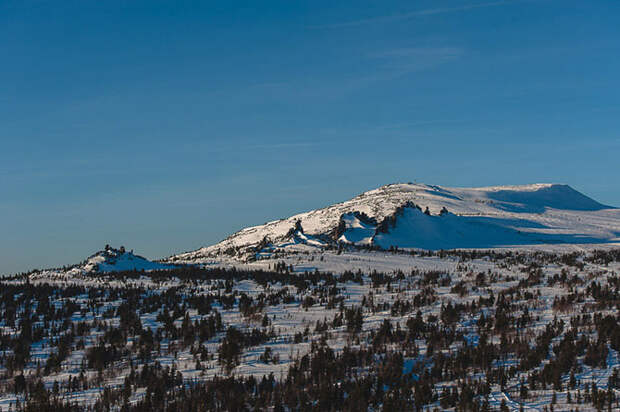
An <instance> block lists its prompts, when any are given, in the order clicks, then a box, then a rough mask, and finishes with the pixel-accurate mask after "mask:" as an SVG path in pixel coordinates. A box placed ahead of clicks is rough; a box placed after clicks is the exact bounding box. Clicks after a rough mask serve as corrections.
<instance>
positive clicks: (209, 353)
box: [0, 250, 620, 411]
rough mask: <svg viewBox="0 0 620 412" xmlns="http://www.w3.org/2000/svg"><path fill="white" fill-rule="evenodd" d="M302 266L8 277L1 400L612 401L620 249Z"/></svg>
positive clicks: (33, 405) (537, 405)
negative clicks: (368, 266)
mask: <svg viewBox="0 0 620 412" xmlns="http://www.w3.org/2000/svg"><path fill="white" fill-rule="evenodd" d="M378 253H379V252H376V251H357V252H355V256H357V257H360V258H361V257H364V258H367V257H369V256H370V257H372V256H375V255H374V254H378ZM401 253H402V252H399V251H392V252H391V253H385V252H381V259H382V260H381V265H383V266H385V262H390V261H392V262H394V261H395V257H396V256H397V255H399V254H401ZM314 258H316V259H322V258H323V257H322V256H316V257H312V259H314ZM295 259H296V257H295V256H288V257H285V256H282V257H280V258H278V259H273V260H272V261H270V262H268V267H266V268H263V269H256V268H255V269H252V268H234V269H230V268H229V269H225V268H208V269H207V268H199V267H185V268H180V269H175V270H172V271H153V272H123V273H113V274H107V275H102V274H98V275H92V276H87V277H79V276H72V277H68V276H66V275H64V274H62V273H43V272H37V273H30V274H27V275H20V276H15V277H13V278H7V279H4V280H3V281H2V282H1V283H2V284H1V285H0V310H1V315H2V316H1V321H0V408H2V410H13V411H17V410H26V411H34V410H36V411H45V410H54V411H64V410H67V411H70V410H71V411H72V410H96V411H103V410H122V411H142V410H149V411H152V410H169V411H196V410H209V411H211V410H221V411H244V410H248V411H259V410H275V411H297V410H300V411H306V410H309V411H311V410H316V411H330V410H345V411H360V410H385V411H391V410H454V411H495V410H500V411H509V410H540V411H576V410H580V411H586V410H602V411H605V410H607V411H611V410H620V391H619V390H620V376H619V373H620V361H619V359H618V352H619V351H620V325H619V323H620V316H619V312H618V304H619V302H620V277H619V273H620V252H619V251H613V250H612V251H594V252H588V253H585V252H579V253H571V254H554V253H542V252H527V253H525V252H503V253H492V252H488V253H485V252H451V253H448V252H438V253H427V254H418V255H411V256H410V260H408V261H407V262H409V263H408V264H406V265H403V263H402V262H403V261H402V259H401V260H398V262H399V263H398V266H396V265H395V266H394V267H393V268H392V269H391V270H383V271H379V270H376V269H372V270H370V271H369V272H364V271H361V270H359V271H345V272H342V273H336V272H334V273H331V272H319V271H317V270H315V271H312V270H308V269H307V268H305V267H304V269H301V268H300V265H296V264H295V262H296V260H295ZM304 259H305V261H306V262H307V261H308V257H305V258H304Z"/></svg>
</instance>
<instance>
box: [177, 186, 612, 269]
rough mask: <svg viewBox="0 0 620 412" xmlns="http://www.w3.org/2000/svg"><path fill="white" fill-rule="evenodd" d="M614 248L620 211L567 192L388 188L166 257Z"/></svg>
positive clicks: (191, 259) (562, 189)
mask: <svg viewBox="0 0 620 412" xmlns="http://www.w3.org/2000/svg"><path fill="white" fill-rule="evenodd" d="M616 242H618V243H620V210H619V209H616V208H612V207H609V206H605V205H602V204H600V203H598V202H596V201H595V200H593V199H590V198H589V197H587V196H585V195H583V194H581V193H579V192H577V191H576V190H574V189H572V188H571V187H570V186H567V185H558V184H533V185H523V186H497V187H482V188H447V187H441V186H431V185H425V184H392V185H387V186H383V187H380V188H378V189H375V190H371V191H368V192H365V193H362V194H361V195H359V196H357V197H355V198H353V199H351V200H348V201H345V202H342V203H338V204H335V205H332V206H328V207H326V208H323V209H318V210H313V211H310V212H306V213H301V214H298V215H295V216H292V217H289V218H287V219H282V220H277V221H273V222H269V223H266V224H264V225H261V226H254V227H249V228H246V229H243V230H241V231H239V232H237V233H235V234H233V235H231V236H230V237H228V238H227V239H225V240H223V241H222V242H220V243H218V244H216V245H213V246H209V247H204V248H201V249H199V250H196V251H193V252H189V253H184V254H181V255H177V256H172V257H171V258H170V259H169V261H171V262H200V261H201V260H207V259H209V258H213V257H218V256H223V255H228V256H233V257H236V258H242V259H243V258H248V257H252V256H256V254H257V253H258V254H259V255H258V256H260V255H264V254H265V253H269V252H271V251H273V250H277V249H280V250H282V249H291V248H296V249H300V250H304V249H308V248H317V247H318V248H321V247H323V246H325V245H329V244H331V245H334V244H337V243H349V244H355V245H371V246H378V247H382V248H389V247H392V246H395V247H399V248H421V249H435V250H437V249H455V248H495V247H525V246H529V245H541V244H602V243H616Z"/></svg>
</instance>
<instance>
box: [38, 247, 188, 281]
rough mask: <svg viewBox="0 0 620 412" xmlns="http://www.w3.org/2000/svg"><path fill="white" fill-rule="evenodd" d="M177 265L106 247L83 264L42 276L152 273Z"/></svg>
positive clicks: (46, 271)
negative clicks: (151, 271) (130, 272)
mask: <svg viewBox="0 0 620 412" xmlns="http://www.w3.org/2000/svg"><path fill="white" fill-rule="evenodd" d="M175 267H177V265H172V264H168V263H159V262H153V261H151V260H148V259H146V258H144V257H142V256H139V255H135V254H134V253H133V251H129V252H128V251H126V250H125V249H124V248H123V247H122V246H121V248H119V249H115V248H113V247H109V246H106V247H105V248H104V249H103V250H100V251H99V252H97V253H95V254H93V255H91V256H90V257H88V258H87V259H86V260H84V261H83V262H82V263H79V264H76V265H73V266H70V267H68V268H62V269H48V270H45V271H43V272H41V273H40V275H49V274H63V275H68V276H76V275H87V274H95V273H111V272H124V271H132V270H136V271H142V270H144V271H150V270H166V269H173V268H175Z"/></svg>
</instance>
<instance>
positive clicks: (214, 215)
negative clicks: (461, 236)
mask: <svg viewBox="0 0 620 412" xmlns="http://www.w3.org/2000/svg"><path fill="white" fill-rule="evenodd" d="M233 3H234V4H233ZM335 3H338V4H335ZM619 21H620V2H618V1H612V0H606V1H603V0H581V1H576V0H512V1H511V0H506V1H501V0H496V1H494V0H489V1H485V0H445V1H440V0H432V1H430V0H427V1H402V2H383V1H381V2H379V1H359V0H356V1H350V2H333V1H303V2H298V1H290V0H286V1H281V2H272V1H261V2H259V1H255V2H227V1H226V2H224V1H222V2H217V3H215V2H214V3H211V2H199V1H196V2H185V1H165V2H164V1H154V0H148V1H135V0H133V1H113V0H108V1H99V0H97V1H90V0H73V1H72V0H63V1H28V0H5V1H2V2H0V143H1V145H0V193H1V194H0V273H12V272H17V271H22V270H28V269H32V268H42V267H49V266H57V265H63V264H71V263H74V262H77V261H80V260H82V259H83V258H85V257H86V256H88V255H89V254H91V253H93V252H95V251H97V250H99V249H101V248H102V247H103V246H104V245H105V244H106V243H110V244H113V245H121V244H123V245H125V246H126V247H128V248H133V249H135V251H136V253H140V254H143V255H145V256H147V257H150V258H158V257H163V256H167V255H170V254H172V253H175V252H181V251H186V250H191V249H195V248H198V247H201V246H204V245H208V244H212V243H214V242H216V241H218V240H220V239H221V238H223V237H225V236H227V235H228V234H230V233H232V232H233V231H236V230H238V229H240V228H242V227H245V226H247V225H253V224H261V223H263V222H265V221H267V220H272V219H275V218H280V217H285V216H288V215H290V214H293V213H295V212H300V211H305V210H309V209H314V208H317V207H321V206H325V205H328V204H331V203H334V202H336V201H342V200H345V199H348V198H350V197H352V196H354V195H356V194H358V193H360V192H362V191H364V190H368V189H371V188H374V187H376V186H380V185H382V184H386V183H390V182H396V181H414V180H417V181H418V182H424V183H431V184H440V185H446V186H482V185H497V184H520V183H533V182H559V183H567V184H570V185H571V186H573V187H574V188H576V189H577V190H580V191H582V192H583V193H585V194H587V195H589V196H591V197H593V198H594V199H596V200H598V201H600V202H602V203H606V204H612V205H617V206H620V190H619V189H620V185H619V184H618V182H619V181H620V166H619V164H620V162H619V160H618V159H619V158H620V127H619V126H620V75H619V73H620V28H619V27H620V25H619V24H618V22H619Z"/></svg>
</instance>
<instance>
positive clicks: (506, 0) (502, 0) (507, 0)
mask: <svg viewBox="0 0 620 412" xmlns="http://www.w3.org/2000/svg"><path fill="white" fill-rule="evenodd" d="M520 1H527V0H498V1H490V2H486V3H474V4H465V5H463V6H458V7H438V8H435V9H424V10H416V11H412V12H408V13H399V14H393V15H390V16H379V17H371V18H367V19H360V20H353V21H347V22H342V23H333V24H326V25H319V26H312V27H314V28H339V27H354V26H364V25H368V24H380V23H390V22H395V21H400V20H409V19H413V18H416V17H423V16H432V15H435V14H446V13H457V12H460V11H467V10H474V9H481V8H486V7H497V6H503V5H507V4H514V3H518V2H520ZM530 1H531V0H530Z"/></svg>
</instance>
